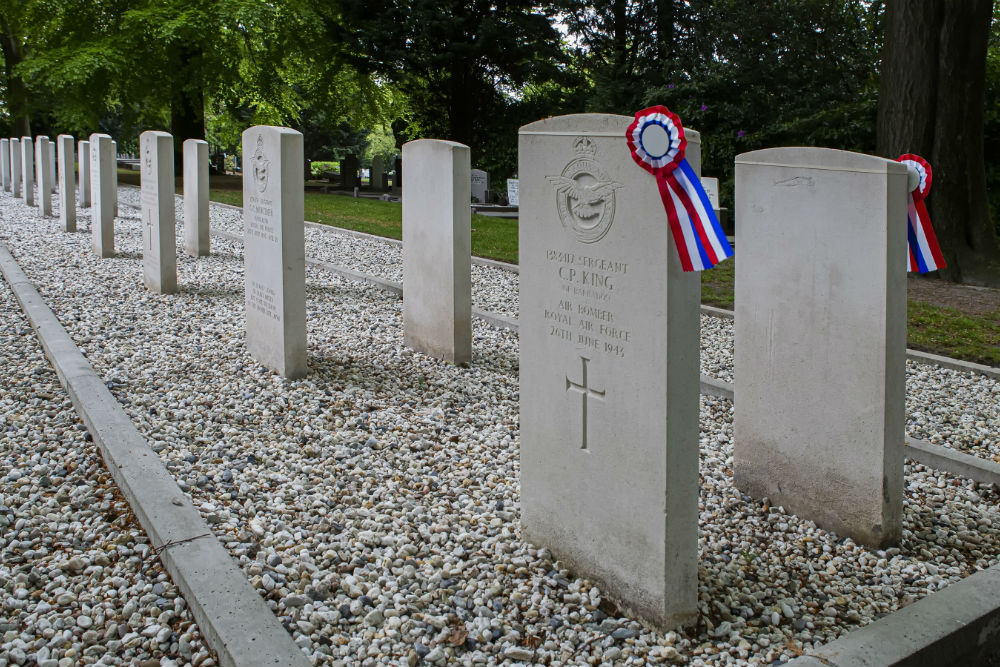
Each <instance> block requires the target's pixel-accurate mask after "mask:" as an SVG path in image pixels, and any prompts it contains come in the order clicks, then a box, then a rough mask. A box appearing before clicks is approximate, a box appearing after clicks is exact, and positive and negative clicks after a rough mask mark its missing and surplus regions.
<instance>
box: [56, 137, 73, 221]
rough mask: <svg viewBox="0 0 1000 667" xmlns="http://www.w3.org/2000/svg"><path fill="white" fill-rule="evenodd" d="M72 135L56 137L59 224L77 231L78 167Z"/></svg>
mask: <svg viewBox="0 0 1000 667" xmlns="http://www.w3.org/2000/svg"><path fill="white" fill-rule="evenodd" d="M74 141H75V140H74V139H73V136H72V135H69V134H60V135H59V136H58V137H56V145H57V147H58V149H59V151H58V152H59V224H61V225H62V228H63V229H64V230H65V231H67V232H75V231H76V167H75V162H74V155H73V149H74V148H75V143H74Z"/></svg>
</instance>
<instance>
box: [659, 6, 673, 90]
mask: <svg viewBox="0 0 1000 667" xmlns="http://www.w3.org/2000/svg"><path fill="white" fill-rule="evenodd" d="M676 14H677V10H676V7H675V6H674V0H656V56H657V70H658V71H657V76H658V77H659V79H660V82H661V83H665V82H666V81H667V78H668V74H669V72H670V70H671V68H672V67H673V58H674V22H675V21H676V20H677V16H676Z"/></svg>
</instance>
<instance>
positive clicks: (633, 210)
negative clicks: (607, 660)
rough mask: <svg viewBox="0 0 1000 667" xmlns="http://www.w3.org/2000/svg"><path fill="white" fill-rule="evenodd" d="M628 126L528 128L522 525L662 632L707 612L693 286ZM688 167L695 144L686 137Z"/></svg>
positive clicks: (558, 121)
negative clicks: (701, 598)
mask: <svg viewBox="0 0 1000 667" xmlns="http://www.w3.org/2000/svg"><path fill="white" fill-rule="evenodd" d="M631 121H632V118H631V117H628V116H616V115H607V114H581V115H573V116H561V117H556V118H549V119H546V120H542V121H538V122H536V123H532V124H530V125H526V126H524V127H522V128H521V130H520V135H519V153H518V155H519V165H518V172H519V175H520V179H519V180H521V181H524V203H523V204H522V205H521V207H520V220H521V225H520V230H521V231H520V265H521V268H520V273H521V286H520V295H521V313H520V373H521V384H520V388H521V389H520V398H521V525H522V535H523V536H524V537H525V539H527V540H529V541H531V542H533V543H535V544H538V545H542V546H545V547H548V548H550V549H551V550H552V552H553V553H554V554H555V555H556V556H557V557H558V558H559V559H560V560H563V561H564V562H566V563H567V564H568V565H569V566H570V568H571V569H573V570H574V571H575V572H578V573H579V574H580V575H583V576H587V577H588V578H592V579H594V580H595V581H598V582H600V587H601V591H602V593H603V594H605V595H607V596H610V597H611V598H612V599H614V600H616V601H617V602H618V603H619V604H620V605H622V606H624V607H625V608H627V609H631V610H632V611H633V612H634V613H637V614H639V615H641V616H643V617H645V618H647V619H648V620H649V621H651V622H652V623H654V624H656V625H657V626H659V627H661V628H672V627H674V626H676V625H678V624H686V623H689V622H692V621H693V620H694V619H695V617H696V615H697V603H698V405H699V368H698V365H699V360H698V358H699V349H700V343H699V314H698V313H699V290H700V276H699V274H698V273H694V272H691V273H685V272H684V271H683V270H682V269H681V263H680V259H679V257H678V254H677V249H676V247H675V245H674V242H673V238H672V237H671V235H670V232H669V225H668V223H667V217H666V213H665V211H664V208H663V204H662V202H661V200H660V194H659V191H658V189H657V185H656V181H655V179H654V178H653V177H652V176H651V175H650V174H648V173H647V172H645V171H643V170H642V169H641V168H640V167H639V166H638V165H636V164H635V163H634V162H633V161H632V158H631V156H630V154H629V150H628V146H627V144H626V140H625V132H626V128H627V127H628V125H629V124H630V123H631ZM687 138H688V146H687V159H688V161H689V162H690V163H691V166H692V167H693V168H694V170H695V172H696V173H697V172H698V171H700V169H701V141H700V137H699V135H698V133H697V132H695V131H693V130H687Z"/></svg>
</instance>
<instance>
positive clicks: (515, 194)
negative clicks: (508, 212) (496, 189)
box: [507, 178, 520, 206]
mask: <svg viewBox="0 0 1000 667" xmlns="http://www.w3.org/2000/svg"><path fill="white" fill-rule="evenodd" d="M519 194H520V192H519V190H518V182H517V179H516V178H508V179H507V203H508V204H509V205H510V206H519V204H518V202H519V201H520V197H519Z"/></svg>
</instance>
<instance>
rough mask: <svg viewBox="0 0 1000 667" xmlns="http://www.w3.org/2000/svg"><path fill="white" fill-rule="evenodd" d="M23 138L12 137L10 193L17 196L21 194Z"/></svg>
mask: <svg viewBox="0 0 1000 667" xmlns="http://www.w3.org/2000/svg"><path fill="white" fill-rule="evenodd" d="M21 161H22V157H21V140H20V139H14V138H11V140H10V193H11V194H12V195H14V196H15V197H20V196H21V187H22V185H23V184H22V183H21V179H22V177H21V169H23V166H22V164H21Z"/></svg>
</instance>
